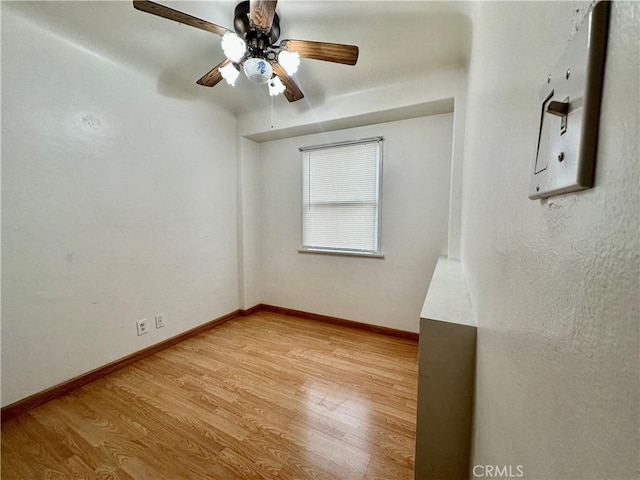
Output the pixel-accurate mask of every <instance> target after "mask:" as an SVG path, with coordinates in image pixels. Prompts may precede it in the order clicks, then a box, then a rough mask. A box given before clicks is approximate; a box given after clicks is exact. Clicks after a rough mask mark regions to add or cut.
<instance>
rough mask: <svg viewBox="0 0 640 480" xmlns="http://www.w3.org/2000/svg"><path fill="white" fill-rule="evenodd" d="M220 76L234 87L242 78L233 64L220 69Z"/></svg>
mask: <svg viewBox="0 0 640 480" xmlns="http://www.w3.org/2000/svg"><path fill="white" fill-rule="evenodd" d="M218 70H220V75H222V78H224V79H225V80H226V81H227V83H228V84H229V85H231V86H232V87H233V86H234V85H235V84H236V80H237V79H238V77H239V76H240V72H239V71H238V69H237V68H236V66H235V65H234V64H233V63H227V64H226V65H225V66H224V67H222V68H219V69H218Z"/></svg>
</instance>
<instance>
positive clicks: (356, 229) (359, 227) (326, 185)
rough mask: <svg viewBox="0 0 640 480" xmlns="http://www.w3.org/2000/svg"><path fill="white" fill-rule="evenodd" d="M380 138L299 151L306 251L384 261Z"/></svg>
mask: <svg viewBox="0 0 640 480" xmlns="http://www.w3.org/2000/svg"><path fill="white" fill-rule="evenodd" d="M383 140H384V139H383V138H382V137H375V138H367V139H364V140H357V141H353V142H343V143H338V144H331V145H320V146H315V147H305V148H301V149H300V151H301V152H302V161H303V174H302V177H303V178H302V180H303V200H302V207H303V213H302V250H301V251H302V252H324V253H343V254H352V255H369V256H378V257H381V256H382V254H381V249H380V192H381V191H382V187H381V185H382V142H383Z"/></svg>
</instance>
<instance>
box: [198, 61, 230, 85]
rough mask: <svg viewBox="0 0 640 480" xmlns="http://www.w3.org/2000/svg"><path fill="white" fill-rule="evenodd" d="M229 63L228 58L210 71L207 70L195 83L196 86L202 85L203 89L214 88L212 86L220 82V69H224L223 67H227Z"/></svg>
mask: <svg viewBox="0 0 640 480" xmlns="http://www.w3.org/2000/svg"><path fill="white" fill-rule="evenodd" d="M230 63H231V60H229V59H228V58H225V59H224V60H223V61H221V62H220V63H219V64H218V65H216V66H215V67H213V68H212V69H211V70H209V71H208V72H207V73H205V74H204V75H203V76H202V78H201V79H200V80H198V81H197V82H196V83H197V84H198V85H202V86H204V87H214V86H216V85H217V84H218V83H219V82H220V80H222V74H221V73H220V69H221V68H222V67H225V66H227V65H229V64H230Z"/></svg>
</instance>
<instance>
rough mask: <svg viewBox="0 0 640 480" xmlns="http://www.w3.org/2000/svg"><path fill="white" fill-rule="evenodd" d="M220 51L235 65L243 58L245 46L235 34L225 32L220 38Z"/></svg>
mask: <svg viewBox="0 0 640 480" xmlns="http://www.w3.org/2000/svg"><path fill="white" fill-rule="evenodd" d="M222 51H224V54H225V56H226V57H227V58H228V59H229V60H231V61H232V62H234V63H237V62H239V61H240V60H241V59H242V57H244V54H245V52H246V51H247V44H246V43H245V42H244V40H243V39H241V38H240V37H239V36H238V35H236V34H235V33H233V32H227V33H225V34H224V35H223V36H222Z"/></svg>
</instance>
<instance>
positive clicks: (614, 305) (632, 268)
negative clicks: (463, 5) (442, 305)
mask: <svg viewBox="0 0 640 480" xmlns="http://www.w3.org/2000/svg"><path fill="white" fill-rule="evenodd" d="M588 3H589V2H587V5H588ZM476 7H477V12H476V13H477V14H476V16H475V21H474V28H473V32H474V35H473V53H472V60H471V66H470V78H469V96H468V109H467V132H466V144H465V166H464V190H463V228H462V260H463V264H464V267H465V270H466V274H467V281H468V285H469V289H470V293H471V296H472V303H473V305H474V309H475V311H476V315H477V320H478V325H479V332H478V358H477V384H476V397H477V398H476V405H475V437H474V442H473V447H474V451H475V454H474V458H473V463H474V464H476V465H484V464H490V465H505V464H506V465H514V466H515V465H518V464H519V465H522V466H523V470H524V474H525V477H526V478H537V479H560V478H561V479H586V478H616V479H623V478H637V475H638V471H639V465H638V462H639V460H638V458H639V457H638V450H639V446H640V442H639V440H638V435H639V426H640V425H639V420H638V416H639V414H640V413H639V412H640V405H639V401H638V395H639V385H638V378H639V372H638V356H639V347H638V319H639V318H640V309H639V296H638V293H639V291H640V285H639V273H640V261H639V245H638V221H639V217H640V215H639V208H638V205H639V195H638V192H639V188H638V186H639V180H640V179H639V173H640V168H639V158H640V148H639V132H638V116H639V109H640V103H639V92H640V88H639V85H638V82H639V78H640V72H639V66H638V63H639V59H640V53H639V48H640V38H639V33H638V31H639V27H638V26H639V25H640V4H638V3H635V2H614V3H613V12H612V13H613V15H612V19H611V33H610V37H609V45H608V56H607V66H606V76H605V82H604V97H603V104H602V118H601V122H600V138H599V148H598V159H597V168H596V185H595V188H593V189H591V190H587V191H584V192H581V193H573V194H567V195H562V196H557V197H553V198H550V199H548V200H544V201H532V200H529V199H528V198H527V188H528V184H529V174H530V171H531V167H532V158H533V156H534V155H535V149H536V141H537V124H538V121H539V111H540V110H539V105H538V104H537V102H538V94H539V89H540V87H541V85H542V83H543V81H544V80H545V79H546V76H547V74H548V70H549V68H551V67H553V65H554V64H555V62H556V60H557V59H558V57H559V56H560V55H561V53H562V51H563V50H564V48H565V46H566V44H567V41H568V39H569V37H570V35H571V33H572V21H573V20H574V17H575V16H576V15H579V14H580V13H581V12H582V9H584V8H585V3H583V2H580V3H576V2H566V3H565V2H558V3H556V2H551V3H544V2H541V3H540V2H531V3H511V2H504V3H493V2H486V3H481V4H479V5H477V6H476ZM576 10H578V13H576ZM480 472H481V471H480Z"/></svg>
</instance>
